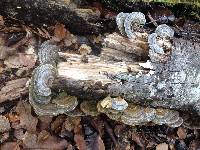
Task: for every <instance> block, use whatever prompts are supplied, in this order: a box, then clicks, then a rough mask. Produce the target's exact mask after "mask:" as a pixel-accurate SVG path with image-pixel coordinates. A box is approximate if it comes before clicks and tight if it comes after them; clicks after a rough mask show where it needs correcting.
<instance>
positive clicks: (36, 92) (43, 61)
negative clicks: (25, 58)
mask: <svg viewBox="0 0 200 150" xmlns="http://www.w3.org/2000/svg"><path fill="white" fill-rule="evenodd" d="M58 50H59V48H58V47H57V46H56V45H54V44H52V43H51V41H46V42H44V43H43V44H42V45H41V47H40V49H39V52H38V55H39V56H38V57H39V62H40V65H39V66H38V67H37V68H36V69H35V70H34V71H33V73H32V77H31V82H30V85H29V102H30V104H31V105H32V106H33V108H34V110H35V112H36V113H37V114H38V115H41V116H42V115H58V114H63V113H65V112H68V111H72V110H74V109H75V108H76V106H77V105H78V101H77V98H76V97H75V96H69V95H66V94H63V93H60V94H58V97H56V98H54V99H52V92H51V85H52V84H53V81H54V79H55V78H56V77H57V67H56V64H57V62H58Z"/></svg>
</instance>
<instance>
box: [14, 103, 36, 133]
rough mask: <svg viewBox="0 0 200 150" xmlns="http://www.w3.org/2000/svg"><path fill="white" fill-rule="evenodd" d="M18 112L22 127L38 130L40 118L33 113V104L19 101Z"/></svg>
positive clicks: (28, 129)
mask: <svg viewBox="0 0 200 150" xmlns="http://www.w3.org/2000/svg"><path fill="white" fill-rule="evenodd" d="M16 112H17V113H18V114H19V118H20V125H19V126H21V127H22V128H24V129H26V130H27V131H30V132H35V131H36V126H37V123H38V119H37V118H36V117H33V116H32V114H31V105H30V104H29V103H27V102H22V101H19V103H18V104H17V107H16Z"/></svg>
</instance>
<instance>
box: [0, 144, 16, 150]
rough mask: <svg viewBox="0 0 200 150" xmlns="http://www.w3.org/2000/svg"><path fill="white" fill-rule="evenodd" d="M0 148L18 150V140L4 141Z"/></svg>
mask: <svg viewBox="0 0 200 150" xmlns="http://www.w3.org/2000/svg"><path fill="white" fill-rule="evenodd" d="M0 149H2V150H11V149H12V150H20V147H19V143H18V142H6V143H4V144H3V145H1V147H0Z"/></svg>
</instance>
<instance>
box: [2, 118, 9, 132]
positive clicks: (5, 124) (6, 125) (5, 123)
mask: <svg viewBox="0 0 200 150" xmlns="http://www.w3.org/2000/svg"><path fill="white" fill-rule="evenodd" d="M8 130H10V122H9V120H8V118H6V117H5V116H2V115H1V116H0V132H6V131H8Z"/></svg>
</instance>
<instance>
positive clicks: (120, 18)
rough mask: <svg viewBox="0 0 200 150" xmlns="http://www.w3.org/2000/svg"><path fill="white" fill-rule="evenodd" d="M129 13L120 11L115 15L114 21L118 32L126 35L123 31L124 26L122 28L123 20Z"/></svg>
mask: <svg viewBox="0 0 200 150" xmlns="http://www.w3.org/2000/svg"><path fill="white" fill-rule="evenodd" d="M128 14H129V13H123V12H120V13H119V14H118V15H117V16H116V23H117V27H118V29H119V31H120V33H121V34H122V35H126V33H125V28H124V21H125V18H126V17H127V16H128Z"/></svg>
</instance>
